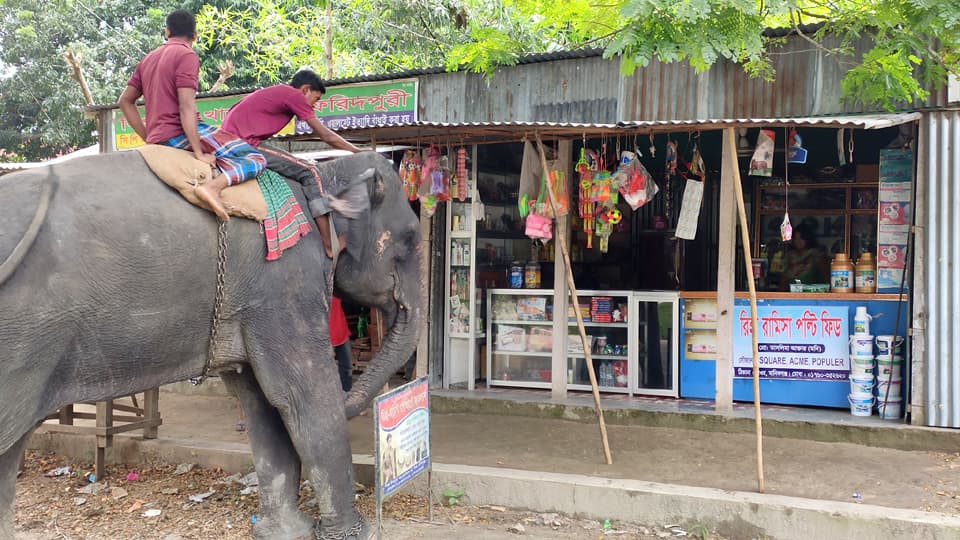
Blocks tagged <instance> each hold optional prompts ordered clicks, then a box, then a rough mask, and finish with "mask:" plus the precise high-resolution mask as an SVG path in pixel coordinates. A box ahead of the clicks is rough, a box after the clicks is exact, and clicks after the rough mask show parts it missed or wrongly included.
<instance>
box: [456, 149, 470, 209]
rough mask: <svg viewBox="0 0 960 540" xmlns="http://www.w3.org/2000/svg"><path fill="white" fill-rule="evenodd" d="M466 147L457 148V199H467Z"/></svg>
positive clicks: (461, 200)
mask: <svg viewBox="0 0 960 540" xmlns="http://www.w3.org/2000/svg"><path fill="white" fill-rule="evenodd" d="M467 184H468V182H467V149H466V148H464V147H462V146H461V147H460V149H458V150H457V200H459V201H460V202H463V201H465V200H467V191H468V190H467Z"/></svg>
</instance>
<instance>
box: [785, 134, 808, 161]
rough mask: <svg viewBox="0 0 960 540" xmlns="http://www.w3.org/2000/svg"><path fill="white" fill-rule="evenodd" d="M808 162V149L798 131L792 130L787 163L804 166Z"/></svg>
mask: <svg viewBox="0 0 960 540" xmlns="http://www.w3.org/2000/svg"><path fill="white" fill-rule="evenodd" d="M806 162H807V149H806V148H804V147H803V138H801V137H800V135H798V134H797V130H795V129H791V130H790V142H789V144H788V146H787V163H799V164H803V163H806Z"/></svg>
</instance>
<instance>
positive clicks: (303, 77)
mask: <svg viewBox="0 0 960 540" xmlns="http://www.w3.org/2000/svg"><path fill="white" fill-rule="evenodd" d="M305 84H309V85H310V88H311V89H313V90H314V91H315V92H320V93H321V94H322V93H324V92H326V91H327V87H326V86H324V85H323V81H322V80H321V79H320V76H319V75H317V74H316V73H314V72H313V71H310V70H309V69H301V70H300V71H298V72H297V73H296V74H295V75H294V76H293V80H291V81H290V86H292V87H294V88H300V87H301V86H303V85H305Z"/></svg>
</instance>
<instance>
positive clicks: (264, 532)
mask: <svg viewBox="0 0 960 540" xmlns="http://www.w3.org/2000/svg"><path fill="white" fill-rule="evenodd" d="M221 378H222V379H223V382H224V384H226V386H227V388H229V389H230V390H231V391H232V392H233V393H234V395H236V396H237V398H238V399H239V400H240V405H241V407H242V408H243V412H244V416H245V417H246V423H247V432H248V436H249V439H250V447H251V449H252V451H253V458H254V466H255V468H256V471H257V478H258V480H259V487H258V492H259V499H260V508H259V509H258V513H257V522H256V524H255V525H254V527H253V534H254V536H255V537H256V538H270V539H275V538H276V539H288V538H289V539H293V538H305V537H308V536H310V535H311V534H312V531H313V529H314V523H313V519H312V518H310V517H309V516H307V515H306V514H304V513H303V512H300V510H299V508H298V504H297V503H298V501H299V496H300V457H299V456H298V455H297V452H296V450H295V449H294V447H293V444H292V443H291V442H290V436H289V435H288V434H287V430H286V428H285V427H284V425H283V420H282V419H281V418H280V414H279V413H277V410H276V409H274V408H273V406H271V405H270V404H269V403H268V402H267V400H266V398H265V397H264V395H263V392H262V391H261V390H260V386H259V385H258V384H257V382H256V380H255V379H254V378H253V376H252V374H251V373H250V370H249V369H246V370H244V371H243V372H242V373H236V372H233V371H231V372H225V373H222V374H221Z"/></svg>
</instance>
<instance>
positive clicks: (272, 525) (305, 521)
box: [253, 512, 319, 540]
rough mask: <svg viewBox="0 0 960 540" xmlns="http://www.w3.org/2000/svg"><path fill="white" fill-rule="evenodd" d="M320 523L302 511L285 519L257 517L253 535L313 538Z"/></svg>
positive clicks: (288, 539)
mask: <svg viewBox="0 0 960 540" xmlns="http://www.w3.org/2000/svg"><path fill="white" fill-rule="evenodd" d="M316 527H319V523H314V521H313V520H312V519H311V518H310V517H308V516H306V515H304V514H301V513H299V512H298V513H297V514H296V515H295V516H287V517H285V518H283V519H266V518H261V519H257V522H256V523H255V524H254V525H253V537H254V538H257V539H258V540H261V539H262V540H267V539H269V540H274V539H276V540H300V539H308V538H313V535H314V531H315V530H316Z"/></svg>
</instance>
